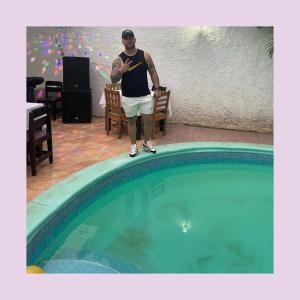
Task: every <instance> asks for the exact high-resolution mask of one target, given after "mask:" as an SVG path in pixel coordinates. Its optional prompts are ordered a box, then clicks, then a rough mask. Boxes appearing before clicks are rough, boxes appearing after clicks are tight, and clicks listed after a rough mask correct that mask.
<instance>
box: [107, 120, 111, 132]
mask: <svg viewBox="0 0 300 300" xmlns="http://www.w3.org/2000/svg"><path fill="white" fill-rule="evenodd" d="M110 123H111V119H110V118H107V126H106V134H107V135H108V134H109V130H110Z"/></svg>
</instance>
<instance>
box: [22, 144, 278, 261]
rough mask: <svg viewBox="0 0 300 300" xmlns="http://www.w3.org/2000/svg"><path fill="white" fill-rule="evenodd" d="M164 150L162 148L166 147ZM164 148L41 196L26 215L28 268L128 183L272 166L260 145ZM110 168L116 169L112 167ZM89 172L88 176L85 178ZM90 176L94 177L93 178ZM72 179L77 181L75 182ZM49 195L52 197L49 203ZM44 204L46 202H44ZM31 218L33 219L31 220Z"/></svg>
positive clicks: (81, 174) (82, 174)
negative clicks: (193, 168)
mask: <svg viewBox="0 0 300 300" xmlns="http://www.w3.org/2000/svg"><path fill="white" fill-rule="evenodd" d="M197 144H201V145H197ZM212 144H213V145H212ZM216 144H217V145H216ZM178 145H179V146H178ZM172 146H173V147H172ZM188 146H190V147H188ZM209 146H210V147H209ZM256 146H257V145H256ZM161 147H162V148H163V146H161ZM164 148H167V149H166V150H165V151H160V155H157V154H156V155H152V154H146V155H144V156H143V157H141V158H140V159H138V160H135V159H134V160H132V159H130V158H129V159H128V157H127V155H126V159H125V157H124V155H121V156H118V157H116V158H115V162H118V159H119V160H121V163H120V164H117V163H116V164H114V159H110V160H108V161H109V163H110V164H109V165H107V163H106V162H102V163H99V164H96V166H95V167H92V168H91V167H89V168H86V169H88V170H85V169H84V170H82V171H80V172H77V173H75V174H74V175H72V176H70V177H69V178H68V179H67V180H63V181H62V182H61V183H60V184H57V185H55V186H54V187H53V188H51V189H50V190H49V192H48V191H47V192H48V194H47V192H45V193H43V194H45V195H46V197H45V198H43V194H42V195H41V196H39V197H37V198H36V199H34V200H33V202H32V205H29V209H28V215H27V218H28V222H30V221H31V222H32V223H30V224H31V228H30V229H31V230H30V231H29V232H28V228H27V232H28V234H27V265H31V264H35V263H36V261H37V259H38V257H39V256H40V254H41V253H42V252H43V250H44V249H45V248H46V247H47V246H48V245H49V243H50V241H51V240H52V239H53V238H54V237H55V236H57V234H58V233H59V232H60V231H61V229H62V228H63V227H64V226H66V224H68V222H69V220H71V219H72V218H74V217H75V216H76V215H78V214H79V213H80V212H82V211H83V210H84V209H85V208H86V207H87V206H89V205H90V204H91V203H93V201H94V200H95V199H96V198H97V196H99V194H101V195H104V194H105V193H106V192H107V191H109V190H111V189H113V188H114V187H116V186H119V185H120V184H122V183H125V182H127V181H129V180H132V179H134V178H137V177H139V176H144V175H147V174H149V173H152V172H154V171H156V170H158V169H162V168H168V167H173V166H182V165H192V164H195V163H205V164H209V163H246V164H253V165H267V166H273V149H272V147H262V146H261V145H258V147H255V145H249V144H234V143H230V145H229V144H228V143H211V144H210V143H185V144H176V145H175V147H174V145H167V146H164ZM168 148H169V149H168ZM158 150H159V149H158ZM163 150H164V149H163ZM170 150H171V151H170ZM122 162H123V164H122ZM111 164H113V165H114V166H113V167H112V166H111ZM101 167H110V169H106V170H105V172H103V176H99V168H100V169H101ZM95 171H96V172H95ZM97 171H98V173H97ZM86 172H87V174H85V173H86ZM91 173H95V176H94V178H93V176H91ZM85 175H89V176H88V177H89V178H88V180H87V181H86V183H87V184H85V185H84V186H83V187H82V188H81V189H80V190H77V191H76V190H75V191H74V192H73V194H71V195H69V196H68V197H66V198H65V201H63V202H62V203H59V204H57V203H55V205H54V206H51V205H49V204H48V202H47V200H51V199H52V198H51V197H54V198H53V201H54V199H55V194H56V193H57V192H58V191H61V189H62V188H63V187H64V185H67V186H66V187H68V185H69V186H72V184H73V185H74V184H76V180H81V179H82V178H84V177H85ZM73 176H74V178H72V177H73ZM73 179H74V180H73ZM73 181H74V182H73ZM72 182H73V183H72ZM84 183H85V182H84ZM69 190H70V187H69ZM71 190H72V189H71ZM62 194H64V193H62ZM49 195H50V196H51V197H50V199H49ZM96 195H97V196H96ZM43 200H45V201H44V202H43ZM36 205H39V206H40V207H38V208H40V209H41V210H42V213H41V215H42V218H37V222H36V223H34V221H35V220H34V219H35V214H34V213H33V212H34V209H35V208H36V207H35V206H36ZM31 208H32V209H31ZM39 215H40V214H39ZM31 217H32V219H31V220H29V218H31ZM32 224H33V225H32ZM34 225H35V227H34Z"/></svg>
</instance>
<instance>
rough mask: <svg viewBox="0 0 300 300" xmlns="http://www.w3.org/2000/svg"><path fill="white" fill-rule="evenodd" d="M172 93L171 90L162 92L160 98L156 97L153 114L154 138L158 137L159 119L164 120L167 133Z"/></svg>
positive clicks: (164, 129) (164, 128)
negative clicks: (156, 129)
mask: <svg viewBox="0 0 300 300" xmlns="http://www.w3.org/2000/svg"><path fill="white" fill-rule="evenodd" d="M170 93H171V92H170V91H167V92H161V94H160V97H159V98H154V105H153V114H152V139H155V138H156V133H155V126H156V123H157V122H159V121H163V135H165V134H166V127H167V117H168V106H169V100H170Z"/></svg>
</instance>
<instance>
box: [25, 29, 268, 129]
mask: <svg viewBox="0 0 300 300" xmlns="http://www.w3.org/2000/svg"><path fill="white" fill-rule="evenodd" d="M123 29H124V28H120V27H63V28H59V27H52V28H51V27H28V28H27V75H28V76H42V77H44V78H45V79H46V80H56V79H57V80H62V71H61V67H60V66H59V61H58V59H61V58H62V56H61V52H60V51H59V49H60V48H59V47H56V46H58V45H56V46H55V45H54V44H55V36H57V42H58V43H61V42H65V45H62V46H63V52H64V55H72V54H74V55H75V56H88V57H90V62H91V64H90V76H91V88H92V96H93V115H102V114H103V111H101V108H100V106H99V100H100V98H101V95H102V93H103V88H104V86H105V83H107V82H110V79H109V73H110V69H111V64H112V61H113V60H114V58H115V57H116V56H117V55H118V54H119V53H120V52H121V51H122V50H123V47H122V43H121V37H120V35H121V31H122V30H123ZM131 29H133V31H134V32H135V35H136V39H137V47H138V48H140V49H143V50H145V51H147V52H149V53H150V54H151V56H152V58H153V60H154V62H155V64H156V68H157V71H158V74H159V77H160V81H161V85H164V86H167V87H168V88H169V89H170V90H171V103H172V111H173V117H172V120H171V121H172V122H176V123H187V124H193V125H198V126H207V127H217V128H232V129H240V130H251V131H252V130H253V131H260V132H271V131H272V130H273V61H271V60H270V59H269V57H268V56H267V54H266V50H265V45H266V43H267V41H268V29H267V28H257V27H204V26H203V27H200V26H199V27H136V28H135V27H131ZM62 36H63V39H64V40H62ZM43 41H44V42H43ZM45 41H46V42H45ZM48 41H51V42H52V44H51V45H50V46H49V45H48ZM48 46H49V47H50V48H51V49H52V50H51V51H52V52H50V54H49V53H48V49H49V47H48ZM34 49H35V50H34ZM33 57H34V58H33ZM43 63H44V64H45V63H46V64H47V63H49V64H48V65H47V67H46V68H45V71H44V72H43V66H44V64H43ZM55 65H57V66H56V67H55ZM151 84H152V83H151V80H150V78H149V85H150V86H151Z"/></svg>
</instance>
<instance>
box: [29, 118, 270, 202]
mask: <svg viewBox="0 0 300 300" xmlns="http://www.w3.org/2000/svg"><path fill="white" fill-rule="evenodd" d="M52 124H53V125H52V134H53V148H54V163H53V164H52V165H50V164H49V162H48V160H45V161H43V162H42V163H41V164H39V165H38V167H37V176H31V170H30V167H29V166H28V167H27V201H28V202H30V201H31V200H32V199H33V198H34V197H36V196H37V195H38V194H40V193H42V192H43V191H45V190H47V189H49V188H50V187H51V186H52V185H54V184H55V183H57V182H58V181H60V180H62V179H64V178H65V177H67V176H69V175H71V174H72V173H74V172H76V171H79V170H81V169H82V168H85V167H87V166H89V165H91V164H94V163H97V162H99V161H101V160H104V159H107V158H110V157H112V156H115V155H118V154H121V153H124V152H127V151H128V150H129V145H130V142H129V138H128V135H127V132H126V130H125V131H124V134H123V137H122V139H118V138H117V134H116V130H115V129H113V130H112V131H111V133H110V135H108V136H107V135H106V133H105V131H104V118H103V117H94V118H93V120H92V123H90V124H62V122H61V119H58V120H57V121H55V122H53V123H52ZM193 141H198V142H199V141H200V142H201V141H214V142H241V143H255V144H273V135H272V134H265V133H254V132H244V131H236V130H224V129H212V128H201V127H192V126H186V125H175V124H173V125H172V124H168V127H167V134H166V135H165V136H163V135H162V134H161V133H159V134H158V135H157V138H156V140H154V141H153V144H155V145H163V144H170V143H180V142H193ZM141 143H142V140H141V141H138V143H137V144H138V146H139V145H141Z"/></svg>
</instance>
